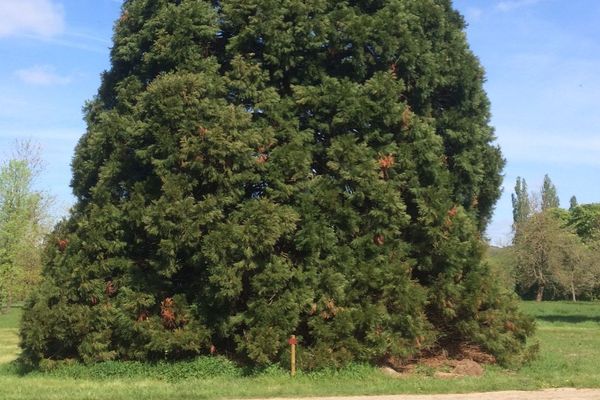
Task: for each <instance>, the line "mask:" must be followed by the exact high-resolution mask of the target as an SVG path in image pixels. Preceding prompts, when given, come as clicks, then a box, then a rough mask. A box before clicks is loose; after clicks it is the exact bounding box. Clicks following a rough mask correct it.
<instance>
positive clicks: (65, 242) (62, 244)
mask: <svg viewBox="0 0 600 400" xmlns="http://www.w3.org/2000/svg"><path fill="white" fill-rule="evenodd" d="M68 245H69V240H68V239H60V240H59V241H58V249H59V250H60V251H65V250H66V249H67V246H68Z"/></svg>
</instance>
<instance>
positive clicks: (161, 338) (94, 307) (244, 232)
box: [21, 0, 532, 368]
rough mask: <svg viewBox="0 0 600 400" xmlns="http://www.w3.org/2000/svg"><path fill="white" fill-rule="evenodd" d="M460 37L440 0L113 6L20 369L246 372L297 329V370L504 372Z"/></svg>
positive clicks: (484, 194) (514, 341) (511, 316)
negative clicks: (71, 199) (479, 365)
mask: <svg viewBox="0 0 600 400" xmlns="http://www.w3.org/2000/svg"><path fill="white" fill-rule="evenodd" d="M464 28H465V24H464V20H463V19H462V17H461V16H460V15H459V14H458V13H457V12H456V11H455V10H454V9H453V8H452V7H451V3H450V1H448V0H427V1H423V0H405V1H397V0H384V1H376V2H374V1H362V2H356V1H316V2H310V4H307V3H306V2H304V1H300V0H286V1H283V2H265V1H263V0H224V1H219V2H214V1H201V0H177V1H175V0H172V1H167V0H130V1H127V2H125V3H124V5H123V14H122V16H121V18H120V19H119V21H117V23H116V25H115V35H114V46H113V47H112V51H111V63H112V65H111V69H110V70H109V71H107V72H106V73H105V74H104V75H103V79H102V84H101V87H100V90H99V92H98V96H97V97H96V98H95V99H94V100H93V101H91V102H90V103H89V104H88V105H87V107H86V119H87V123H88V130H87V133H86V134H85V135H84V136H83V137H82V138H81V140H80V142H79V144H78V146H77V149H76V153H75V156H74V159H73V180H72V187H73V191H74V193H75V195H76V196H77V204H76V205H75V207H74V208H73V212H72V214H71V215H70V217H69V219H68V220H67V221H65V222H64V223H62V224H61V225H60V226H59V227H57V229H56V231H55V232H54V235H53V238H52V240H51V241H50V242H49V243H50V245H49V246H48V248H47V249H46V253H45V258H46V266H45V269H44V283H43V285H42V286H41V288H40V290H38V291H37V292H36V293H35V294H34V295H33V296H32V298H31V300H30V302H29V303H28V307H27V308H26V312H25V314H24V316H23V324H22V330H21V336H22V346H23V348H24V352H23V359H24V360H25V361H27V362H30V363H33V364H37V363H39V362H44V361H45V360H46V361H47V360H48V358H49V357H52V358H53V359H65V358H78V359H81V360H83V361H85V362H94V361H102V360H111V359H115V358H126V359H159V358H169V359H178V358H183V357H191V356H194V355H197V354H208V353H209V352H210V351H211V349H213V350H216V351H217V352H220V353H225V354H230V355H233V356H235V357H236V359H238V360H241V361H244V362H248V363H253V364H267V363H271V362H277V361H278V360H285V359H286V351H287V348H288V346H287V345H286V339H287V337H289V335H290V334H296V335H297V336H298V337H299V338H300V340H301V342H302V345H303V352H302V358H301V360H300V361H301V363H302V365H303V366H304V367H307V368H310V367H315V366H318V365H340V364H343V363H347V362H349V361H351V360H358V361H369V362H382V361H388V362H392V361H394V360H396V361H401V360H404V359H406V358H408V357H411V356H413V355H415V354H417V353H419V352H421V351H423V350H424V349H436V348H438V349H439V348H442V347H444V346H448V345H449V344H450V343H449V342H450V341H454V342H463V343H469V344H476V345H479V346H480V347H481V348H482V349H483V350H485V351H489V352H491V353H494V354H495V355H496V357H497V358H498V359H499V361H500V362H510V361H519V360H522V358H523V356H524V354H525V351H524V350H525V342H526V337H527V335H529V334H530V333H531V330H532V325H531V322H530V320H529V319H528V318H526V317H524V316H523V315H522V314H520V313H519V311H518V307H517V305H516V303H515V302H514V301H512V300H511V298H510V296H509V295H508V294H507V293H505V292H504V291H502V290H501V288H500V287H499V286H498V285H496V284H495V280H494V278H493V277H491V276H490V274H489V270H488V267H487V265H486V264H485V263H482V261H481V258H482V253H483V251H484V246H483V243H482V241H481V239H480V238H481V235H482V232H483V231H484V230H485V227H486V225H487V222H488V221H489V218H490V216H491V213H492V210H493V207H494V204H495V202H496V200H497V198H498V196H499V194H500V182H501V170H502V167H503V165H504V160H503V159H502V156H501V153H500V150H499V149H498V147H497V146H496V145H495V144H494V139H495V138H494V135H493V130H492V128H491V127H490V126H489V118H490V113H489V104H488V100H487V97H486V95H485V93H484V91H483V81H484V73H483V70H482V68H481V66H480V65H479V63H478V61H477V58H476V57H475V56H474V55H473V54H472V53H471V51H470V50H469V48H468V45H467V43H466V41H465V36H464ZM508 321H510V324H508V323H507V322H508Z"/></svg>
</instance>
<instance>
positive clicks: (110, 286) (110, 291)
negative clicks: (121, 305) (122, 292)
mask: <svg viewBox="0 0 600 400" xmlns="http://www.w3.org/2000/svg"><path fill="white" fill-rule="evenodd" d="M104 293H106V295H107V296H108V297H112V296H114V295H115V294H116V293H117V287H116V286H115V284H114V283H113V281H108V282H106V288H105V289H104Z"/></svg>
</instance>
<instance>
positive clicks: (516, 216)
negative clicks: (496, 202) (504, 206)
mask: <svg viewBox="0 0 600 400" xmlns="http://www.w3.org/2000/svg"><path fill="white" fill-rule="evenodd" d="M511 199H512V207H513V229H514V230H515V231H516V230H517V229H518V225H519V224H521V223H522V222H524V221H526V220H527V218H529V216H530V215H531V213H532V211H533V206H532V204H531V199H530V196H529V192H528V191H527V182H526V181H525V179H523V178H521V177H517V182H516V183H515V192H514V193H513V194H512V195H511Z"/></svg>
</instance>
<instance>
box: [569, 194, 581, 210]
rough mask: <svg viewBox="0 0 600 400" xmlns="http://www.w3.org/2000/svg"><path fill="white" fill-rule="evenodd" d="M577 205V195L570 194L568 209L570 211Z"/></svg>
mask: <svg viewBox="0 0 600 400" xmlns="http://www.w3.org/2000/svg"><path fill="white" fill-rule="evenodd" d="M578 205H579V204H578V203H577V197H575V196H571V198H570V199H569V211H572V210H573V209H574V208H575V207H577V206H578Z"/></svg>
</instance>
